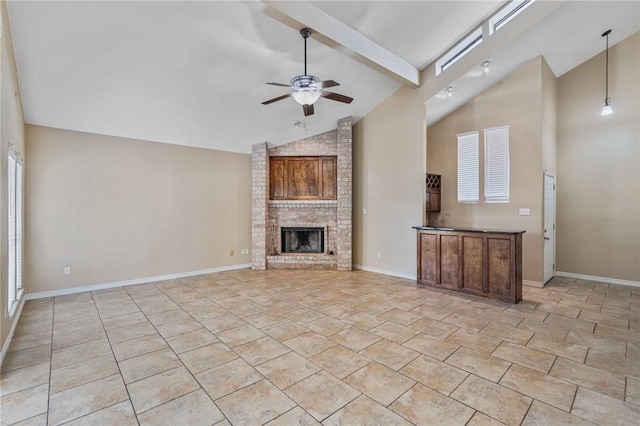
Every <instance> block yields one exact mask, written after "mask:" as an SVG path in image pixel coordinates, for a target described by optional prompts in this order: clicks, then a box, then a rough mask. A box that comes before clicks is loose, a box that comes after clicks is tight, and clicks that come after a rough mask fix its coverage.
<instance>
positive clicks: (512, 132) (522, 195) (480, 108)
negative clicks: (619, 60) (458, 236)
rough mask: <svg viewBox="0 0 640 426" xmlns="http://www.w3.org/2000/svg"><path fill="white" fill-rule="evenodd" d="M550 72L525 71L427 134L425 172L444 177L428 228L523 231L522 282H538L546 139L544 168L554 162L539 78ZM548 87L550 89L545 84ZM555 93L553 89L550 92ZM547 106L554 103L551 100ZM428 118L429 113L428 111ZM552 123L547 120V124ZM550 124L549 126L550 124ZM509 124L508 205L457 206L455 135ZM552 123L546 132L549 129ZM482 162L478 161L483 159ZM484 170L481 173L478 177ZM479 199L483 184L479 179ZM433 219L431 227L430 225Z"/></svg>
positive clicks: (543, 68) (536, 65) (537, 62)
mask: <svg viewBox="0 0 640 426" xmlns="http://www.w3.org/2000/svg"><path fill="white" fill-rule="evenodd" d="M549 72H550V71H549V70H548V67H547V65H546V63H545V62H544V60H543V59H542V58H540V57H539V58H536V59H534V60H531V61H529V62H528V63H526V64H525V65H523V66H522V67H521V68H520V69H518V70H517V71H515V72H514V73H512V74H511V75H509V76H508V77H507V78H505V79H504V80H503V81H501V82H500V83H498V84H496V85H495V86H493V87H491V88H489V89H487V90H486V91H484V92H483V93H481V94H480V95H478V96H477V97H475V98H474V99H472V100H470V101H469V102H467V103H466V104H465V105H463V106H462V107H460V108H459V109H457V110H456V111H454V112H453V113H451V114H450V115H448V116H447V117H445V118H443V119H442V120H440V121H438V122H437V123H435V124H434V125H432V126H430V127H429V128H428V129H427V154H428V155H427V160H428V161H427V170H428V171H429V172H431V173H437V174H441V175H442V207H441V213H440V214H432V216H431V223H432V224H438V225H445V226H457V227H473V228H489V229H514V230H524V231H526V233H525V235H524V238H523V258H524V259H523V265H522V266H523V278H524V279H525V280H528V281H534V282H542V272H543V271H542V260H543V256H542V250H543V244H542V242H543V240H542V217H543V215H542V184H543V170H544V167H543V149H542V142H541V141H542V139H543V134H545V137H546V139H548V143H547V145H548V149H547V150H546V151H548V152H546V157H548V159H547V160H546V162H547V163H548V164H549V167H551V165H552V164H553V163H554V162H555V158H553V157H554V155H553V149H552V146H553V143H554V135H553V131H552V130H553V129H551V130H549V129H545V130H546V132H543V125H542V123H543V96H542V93H543V90H542V88H543V76H545V75H546V76H547V77H545V79H548V74H549ZM549 84H551V83H549ZM548 91H549V92H551V93H552V92H553V88H552V87H551V88H550V89H548ZM549 98H550V99H547V101H546V102H550V103H553V97H552V96H549ZM427 113H428V111H427ZM549 120H550V119H549ZM550 121H552V120H550ZM503 124H508V125H509V126H510V129H509V144H510V148H509V150H510V152H509V154H510V172H511V184H510V190H509V192H510V194H509V196H510V201H509V203H491V204H485V203H482V202H480V203H478V204H469V203H465V204H462V203H458V201H457V170H458V167H457V138H456V135H457V134H458V133H465V132H470V131H474V130H477V131H479V132H480V143H481V152H483V151H482V139H483V135H482V130H483V129H486V128H489V127H495V126H499V125H503ZM552 125H553V123H552V122H551V123H549V125H548V127H549V128H552ZM481 158H482V155H481ZM483 173H484V170H483V168H482V161H481V168H480V176H481V177H482V176H483ZM480 188H481V191H480V194H481V198H482V194H483V179H482V178H481V179H480ZM521 207H522V208H529V209H530V210H531V215H530V216H519V215H518V209H519V208H521ZM434 219H435V221H434ZM434 222H435V223H434Z"/></svg>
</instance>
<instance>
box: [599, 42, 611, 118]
mask: <svg viewBox="0 0 640 426" xmlns="http://www.w3.org/2000/svg"><path fill="white" fill-rule="evenodd" d="M610 33H611V30H607V31H605V32H604V33H602V37H606V38H607V50H606V56H605V58H606V59H605V63H606V65H605V67H606V68H605V83H604V84H605V86H604V87H605V95H604V106H603V107H602V112H601V113H600V115H602V116H605V115H611V114H613V108H611V105H609V102H610V101H611V100H610V99H609V34H610Z"/></svg>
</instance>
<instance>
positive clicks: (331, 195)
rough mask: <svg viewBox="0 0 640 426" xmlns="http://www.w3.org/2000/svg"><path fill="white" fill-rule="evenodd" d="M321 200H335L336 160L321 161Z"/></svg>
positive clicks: (326, 159)
mask: <svg viewBox="0 0 640 426" xmlns="http://www.w3.org/2000/svg"><path fill="white" fill-rule="evenodd" d="M321 161H322V198H325V199H328V200H335V198H336V195H337V194H336V181H337V173H336V160H335V158H325V159H322V160H321Z"/></svg>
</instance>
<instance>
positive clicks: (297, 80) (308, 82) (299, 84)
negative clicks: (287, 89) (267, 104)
mask: <svg viewBox="0 0 640 426" xmlns="http://www.w3.org/2000/svg"><path fill="white" fill-rule="evenodd" d="M318 83H320V79H319V78H318V77H316V76H313V75H299V76H297V77H293V78H292V79H291V86H292V87H293V88H294V89H296V90H316V89H317V88H316V84H318Z"/></svg>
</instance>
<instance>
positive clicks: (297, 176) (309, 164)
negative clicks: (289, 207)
mask: <svg viewBox="0 0 640 426" xmlns="http://www.w3.org/2000/svg"><path fill="white" fill-rule="evenodd" d="M288 166H289V170H288V177H289V179H288V182H287V184H288V185H289V197H297V198H305V197H318V196H319V195H320V193H319V182H318V178H319V175H320V173H319V172H320V170H319V167H318V161H317V160H298V159H296V160H293V159H292V160H289V161H288Z"/></svg>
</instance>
